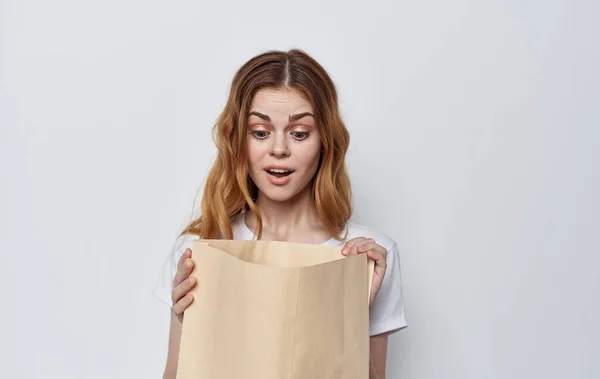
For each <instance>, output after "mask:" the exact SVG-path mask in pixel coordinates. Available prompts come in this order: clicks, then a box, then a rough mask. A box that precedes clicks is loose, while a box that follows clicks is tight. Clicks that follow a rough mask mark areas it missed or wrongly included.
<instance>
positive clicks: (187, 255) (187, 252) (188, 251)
mask: <svg viewBox="0 0 600 379" xmlns="http://www.w3.org/2000/svg"><path fill="white" fill-rule="evenodd" d="M191 257H192V249H190V248H187V249H185V251H184V252H183V254H181V257H180V258H179V261H177V271H179V270H180V269H181V267H182V266H183V262H185V260H186V259H188V258H191Z"/></svg>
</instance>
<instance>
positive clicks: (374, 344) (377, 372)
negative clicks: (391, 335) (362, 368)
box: [369, 333, 388, 379]
mask: <svg viewBox="0 0 600 379" xmlns="http://www.w3.org/2000/svg"><path fill="white" fill-rule="evenodd" d="M387 345H388V333H382V334H379V335H376V336H372V337H371V343H370V346H371V358H370V361H371V363H370V369H369V378H371V379H385V362H386V357H387Z"/></svg>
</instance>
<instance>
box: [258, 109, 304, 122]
mask: <svg viewBox="0 0 600 379" xmlns="http://www.w3.org/2000/svg"><path fill="white" fill-rule="evenodd" d="M253 115H254V116H256V117H260V118H262V119H263V120H265V121H268V122H271V118H270V117H269V116H267V115H266V114H262V113H259V112H256V111H252V112H250V113H249V114H248V116H253ZM306 116H311V117H312V118H315V116H314V115H313V114H312V113H310V112H304V113H299V114H293V115H291V116H290V118H289V121H290V122H293V121H298V120H300V119H301V118H303V117H306Z"/></svg>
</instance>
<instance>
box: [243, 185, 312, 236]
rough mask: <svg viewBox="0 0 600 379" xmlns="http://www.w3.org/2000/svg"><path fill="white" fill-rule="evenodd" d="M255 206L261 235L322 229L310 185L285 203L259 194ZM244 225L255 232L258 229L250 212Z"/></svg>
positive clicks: (287, 233) (282, 234)
mask: <svg viewBox="0 0 600 379" xmlns="http://www.w3.org/2000/svg"><path fill="white" fill-rule="evenodd" d="M256 206H257V207H258V209H259V210H260V214H261V216H262V226H263V234H264V233H267V234H271V235H280V236H285V235H289V234H290V231H292V230H298V229H307V228H308V229H322V225H321V220H320V218H319V215H318V214H317V209H316V207H315V203H314V200H313V198H312V196H311V185H308V186H306V188H305V189H304V190H302V191H301V192H300V193H298V194H297V195H296V196H294V197H293V198H291V199H289V200H286V201H275V200H271V199H269V198H267V197H266V196H261V194H260V193H259V194H258V198H257V199H256ZM246 224H247V225H248V226H249V227H250V228H251V229H253V230H255V231H256V230H257V229H258V221H257V219H256V215H255V214H254V213H253V212H252V211H250V212H249V213H248V215H247V217H246Z"/></svg>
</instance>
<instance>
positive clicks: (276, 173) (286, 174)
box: [265, 166, 294, 185]
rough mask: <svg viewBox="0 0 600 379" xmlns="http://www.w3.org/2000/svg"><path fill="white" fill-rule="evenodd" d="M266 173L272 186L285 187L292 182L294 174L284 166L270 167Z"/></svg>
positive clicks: (266, 169)
mask: <svg viewBox="0 0 600 379" xmlns="http://www.w3.org/2000/svg"><path fill="white" fill-rule="evenodd" d="M265 172H266V173H267V178H268V179H269V181H270V182H271V183H272V184H275V185H284V184H287V183H288V182H289V181H290V180H291V176H290V175H292V173H294V170H293V169H291V168H289V167H283V166H269V167H267V168H265Z"/></svg>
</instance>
